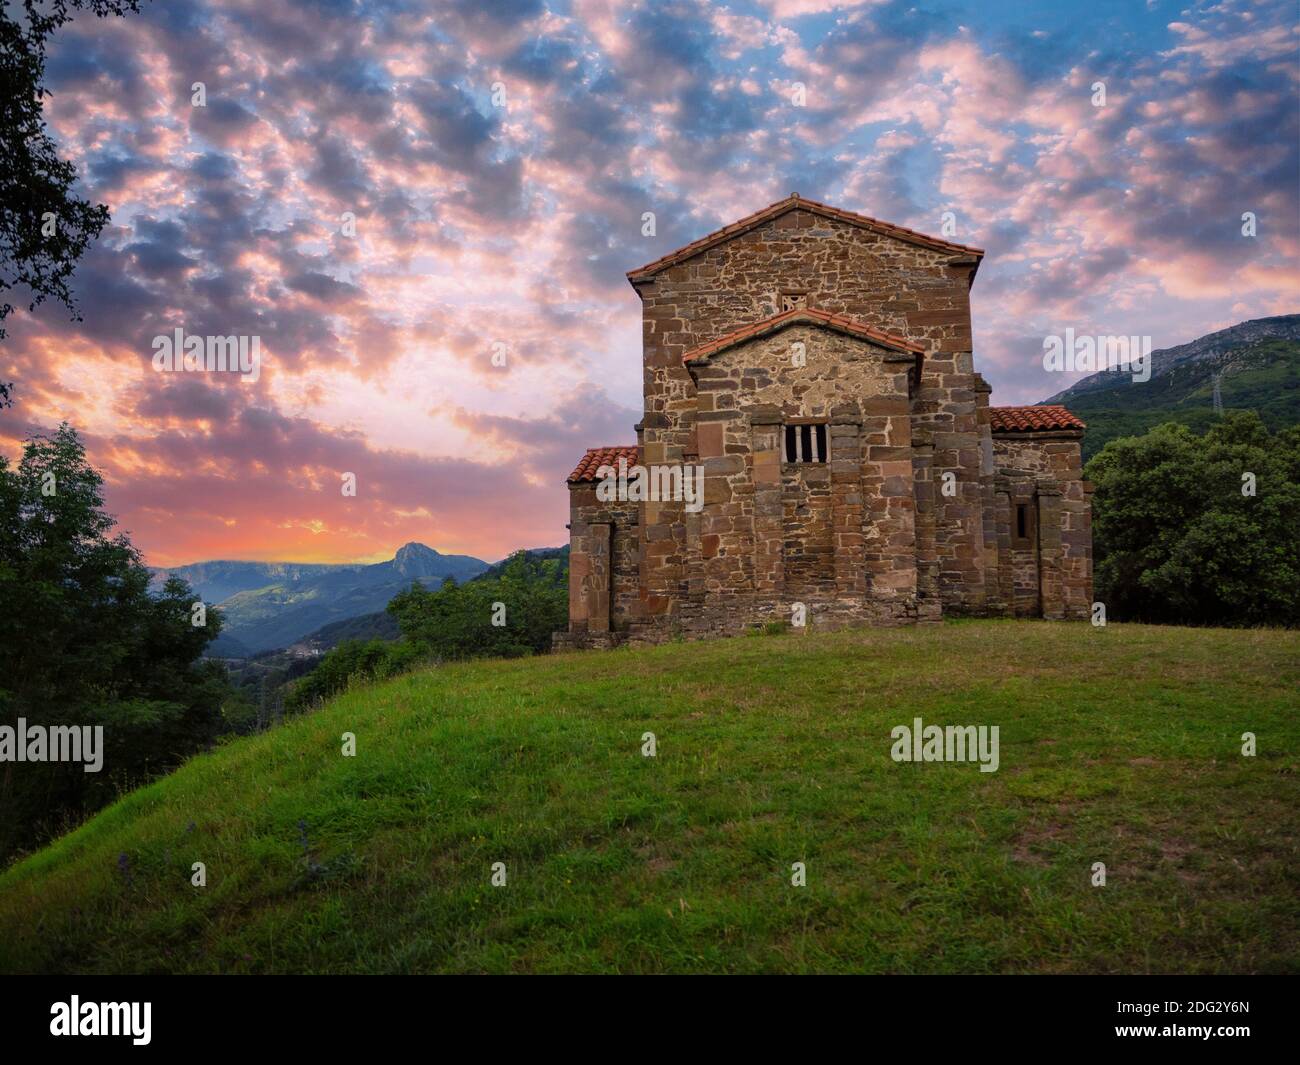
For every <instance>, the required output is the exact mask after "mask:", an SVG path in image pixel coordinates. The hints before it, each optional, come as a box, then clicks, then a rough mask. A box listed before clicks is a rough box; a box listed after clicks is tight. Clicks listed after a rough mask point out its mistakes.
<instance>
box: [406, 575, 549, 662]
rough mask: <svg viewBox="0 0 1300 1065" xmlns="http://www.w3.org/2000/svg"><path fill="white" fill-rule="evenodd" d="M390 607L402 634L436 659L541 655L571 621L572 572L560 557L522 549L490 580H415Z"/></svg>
mask: <svg viewBox="0 0 1300 1065" xmlns="http://www.w3.org/2000/svg"><path fill="white" fill-rule="evenodd" d="M498 603H500V604H501V608H498V607H497V606H496V604H498ZM388 610H389V612H390V613H391V614H393V615H394V616H395V617H396V618H397V623H398V625H399V626H400V627H401V630H402V636H403V638H405V639H406V640H408V641H409V642H410V643H412V644H414V645H416V646H417V647H420V648H421V649H423V650H424V651H425V652H426V653H427V654H429V655H430V656H432V657H435V658H440V659H444V658H445V659H457V658H484V657H514V656H517V655H527V654H538V653H540V652H542V651H546V650H548V649H549V648H550V646H551V635H552V634H553V633H554V632H555V631H556V630H558V629H562V628H564V626H565V623H566V622H567V620H568V615H569V588H568V573H567V570H566V569H565V566H564V564H563V562H562V560H560V559H545V560H540V559H535V558H532V557H531V556H529V555H528V554H527V553H526V552H522V551H521V552H519V553H518V554H516V555H514V556H513V557H511V558H510V559H509V560H507V561H506V562H505V564H504V565H503V566H502V567H501V570H500V572H499V573H498V574H497V575H496V576H494V577H492V578H490V579H486V578H478V579H476V580H472V581H467V582H466V583H464V584H457V583H456V582H455V581H454V580H448V581H447V582H446V583H444V584H443V586H442V587H441V588H439V589H438V590H437V591H430V590H428V589H426V588H424V587H422V586H421V585H419V584H415V585H413V586H412V587H411V588H409V589H408V590H407V591H405V592H401V593H399V594H398V595H396V596H394V597H393V600H392V602H390V603H389V604H388ZM495 621H503V622H504V624H496V623H494V622H495Z"/></svg>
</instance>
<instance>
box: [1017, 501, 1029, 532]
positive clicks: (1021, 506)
mask: <svg viewBox="0 0 1300 1065" xmlns="http://www.w3.org/2000/svg"><path fill="white" fill-rule="evenodd" d="M1016 539H1017V540H1028V539H1029V504H1027V503H1017V504H1016Z"/></svg>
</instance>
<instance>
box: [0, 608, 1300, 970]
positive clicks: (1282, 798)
mask: <svg viewBox="0 0 1300 1065" xmlns="http://www.w3.org/2000/svg"><path fill="white" fill-rule="evenodd" d="M1297 643H1298V641H1297V636H1296V635H1295V634H1294V633H1286V632H1281V631H1229V630H1215V629H1198V630H1193V629H1177V628H1155V627H1144V626H1125V625H1111V626H1108V627H1107V628H1105V629H1094V628H1092V627H1091V626H1088V625H1083V624H1053V623H1044V622H1011V621H971V622H950V623H947V624H945V625H943V626H941V627H937V628H927V629H919V630H917V629H913V630H859V631H848V632H842V633H836V634H832V635H811V634H804V635H793V634H790V635H779V636H754V637H745V638H739V639H733V640H722V641H715V642H710V643H702V644H674V645H669V646H663V647H656V648H649V649H638V650H620V651H615V652H610V653H601V654H583V655H561V656H551V657H546V658H539V659H524V660H508V661H490V662H478V663H471V664H466V665H457V666H451V667H446V668H442V669H439V670H436V671H433V672H424V673H420V674H415V675H411V676H407V677H402V678H399V679H397V680H395V681H391V682H388V683H386V684H383V685H381V686H376V687H361V688H357V689H354V690H352V691H350V692H348V693H347V694H346V695H344V696H343V697H341V698H339V699H337V700H336V701H334V702H333V703H331V704H330V705H328V706H327V707H326V708H325V709H323V710H322V711H320V712H319V713H316V714H313V715H310V716H306V717H303V718H299V719H297V720H294V721H291V722H290V723H288V724H287V725H285V726H284V727H282V728H280V729H277V730H273V731H271V732H268V733H265V734H261V735H258V736H254V737H251V738H247V739H242V740H238V741H236V742H233V743H231V744H230V745H229V746H227V747H224V748H222V749H219V750H217V751H215V752H213V753H211V754H208V755H204V756H202V757H199V758H196V759H194V760H193V761H191V762H190V763H188V764H187V765H185V766H184V767H183V768H182V769H181V770H180V771H178V772H177V773H175V774H173V775H172V776H170V777H168V778H166V779H163V780H160V781H158V782H156V783H154V784H152V785H150V786H148V787H146V788H143V789H141V790H139V791H137V792H134V793H132V794H130V795H128V796H126V797H125V798H124V799H122V800H121V801H120V802H118V803H117V804H116V805H114V806H113V807H111V808H109V809H108V810H106V811H104V812H102V813H101V814H99V815H98V816H97V817H96V818H94V820H92V821H91V822H89V823H88V824H86V825H85V826H83V827H82V828H81V829H79V830H78V831H76V832H74V833H72V834H71V835H69V836H67V837H65V838H64V839H61V840H59V841H58V842H56V843H55V844H54V845H52V846H50V847H48V848H47V849H45V850H44V851H42V852H40V853H38V854H36V855H34V856H32V857H30V858H29V859H27V860H26V861H25V862H23V863H22V864H20V865H18V866H15V867H13V868H11V869H10V870H8V871H7V872H6V873H4V874H3V875H0V970H3V971H9V972H13V971H20V972H119V971H147V972H286V971H310V972H342V971H348V972H393V971H402V972H405V971H449V972H467V971H473V972H477V971H491V972H506V971H573V970H581V971H600V972H659V971H675V972H684V971H737V972H761V971H767V972H802V971H817V972H823V971H866V972H881V971H891V972H1027V971H1033V972H1037V971H1058V972H1126V971H1128V972H1133V971H1137V972H1141V971H1158V972H1257V971H1266V972H1291V973H1294V972H1298V971H1300V903H1297V899H1300V721H1298V720H1297V715H1296V709H1297V707H1296V698H1295V692H1296V690H1297V682H1300V653H1297V652H1298V651H1300V647H1298V646H1297ZM917 716H920V717H922V718H923V719H924V720H925V722H926V723H932V724H941V725H942V724H975V725H979V724H986V725H999V726H1000V728H1001V768H1000V769H999V770H998V771H997V772H996V773H981V772H979V770H978V767H977V766H975V765H972V764H965V765H959V764H922V765H911V764H897V763H895V762H893V761H892V760H891V759H890V757H889V749H890V746H891V739H890V729H891V728H893V727H894V726H895V725H899V724H910V723H911V721H912V719H913V718H914V717H917ZM345 731H347V732H354V733H355V734H356V740H357V754H356V757H353V758H345V757H342V756H341V755H340V749H339V745H340V735H341V733H343V732H345ZM646 731H653V732H654V733H655V734H656V736H657V739H658V756H657V757H655V758H646V757H643V756H642V754H641V750H640V747H641V742H642V740H641V737H642V734H643V733H644V732H646ZM1245 731H1252V732H1254V733H1255V734H1256V735H1257V736H1258V743H1259V755H1258V756H1257V757H1255V758H1246V757H1242V756H1241V754H1240V747H1241V739H1240V737H1241V734H1242V733H1243V732H1245ZM195 861H203V862H205V863H206V865H207V871H208V886H207V887H206V888H195V887H192V886H191V885H190V876H191V873H190V868H191V863H192V862H195ZM796 861H802V862H805V863H806V865H807V878H808V879H807V887H805V888H797V887H793V886H791V882H790V877H791V872H790V867H791V863H792V862H796ZM494 862H504V863H505V865H506V870H507V877H508V882H507V884H506V886H504V887H492V886H490V884H489V878H490V875H491V874H490V871H491V866H492V864H493V863H494ZM1094 862H1104V863H1105V864H1106V867H1107V870H1108V882H1107V885H1106V886H1105V887H1101V888H1096V887H1092V886H1090V883H1089V877H1090V870H1091V867H1092V864H1093V863H1094Z"/></svg>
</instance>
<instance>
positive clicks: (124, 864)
mask: <svg viewBox="0 0 1300 1065" xmlns="http://www.w3.org/2000/svg"><path fill="white" fill-rule="evenodd" d="M117 871H118V872H119V873H121V874H122V884H123V886H125V887H130V886H131V859H130V858H128V857H127V856H126V851H123V852H122V853H121V854H119V855H118V856H117Z"/></svg>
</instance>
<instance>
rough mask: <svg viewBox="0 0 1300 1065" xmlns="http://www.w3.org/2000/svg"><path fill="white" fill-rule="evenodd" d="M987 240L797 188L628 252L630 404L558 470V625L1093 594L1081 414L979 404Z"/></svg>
mask: <svg viewBox="0 0 1300 1065" xmlns="http://www.w3.org/2000/svg"><path fill="white" fill-rule="evenodd" d="M983 254H984V253H983V252H982V251H981V250H980V249H979V248H972V247H967V246H965V245H962V244H954V243H952V242H950V241H947V240H940V239H938V238H935V237H929V236H925V235H924V234H922V233H917V232H915V231H913V230H910V229H905V228H903V227H901V226H896V225H891V224H889V223H887V222H881V221H877V220H876V219H874V218H868V217H866V216H865V215H860V214H854V213H851V212H849V211H844V210H840V209H838V208H835V207H829V206H827V205H825V204H821V203H816V202H814V201H812V200H806V199H802V198H801V197H799V196H798V195H797V194H796V195H792V196H790V197H789V198H787V199H784V200H781V201H780V202H778V203H774V204H772V205H771V206H770V207H767V208H766V209H764V210H762V211H759V212H758V213H757V214H753V215H750V216H749V217H748V218H743V219H741V220H740V221H738V222H734V223H732V224H731V225H729V226H726V227H725V228H723V229H720V230H718V231H717V232H715V233H711V234H709V235H708V236H706V237H702V238H701V239H699V240H697V241H694V242H693V243H691V244H688V245H686V246H685V247H683V248H680V249H679V250H677V251H675V252H672V253H671V254H670V255H665V256H664V257H663V258H661V259H657V260H656V261H654V262H652V263H650V264H648V265H646V266H643V267H641V268H640V269H637V270H633V271H631V272H630V273H629V274H628V275H627V276H628V280H629V281H630V282H631V283H632V287H633V288H634V289H635V290H636V293H637V295H638V296H640V298H641V308H642V324H643V345H644V355H643V358H644V377H645V380H644V388H645V414H644V417H643V418H642V420H641V422H640V423H639V424H638V425H636V426H635V430H636V444H635V445H631V444H628V445H625V446H613V447H597V448H592V449H591V450H589V451H588V452H587V453H586V455H585V456H584V457H583V459H582V461H581V462H579V463H578V466H577V468H576V469H575V470H574V471H573V473H572V474H571V475H570V476H569V479H568V488H569V509H570V524H569V532H570V548H571V553H570V559H569V565H570V578H569V580H570V583H569V628H568V631H567V632H562V633H557V635H556V641H555V642H556V646H557V647H561V648H563V647H609V646H613V645H616V644H619V643H623V642H659V641H663V640H668V639H672V638H675V637H678V636H682V637H686V638H694V637H701V636H710V635H727V634H736V633H740V632H744V631H745V630H747V629H751V628H753V627H755V626H761V625H765V624H767V623H769V622H779V623H781V624H783V625H790V624H796V625H797V624H799V623H801V622H802V623H803V624H806V626H807V627H808V628H811V629H814V630H815V629H820V628H833V627H838V626H842V625H847V624H882V625H898V624H911V623H916V622H935V621H938V620H940V619H941V618H942V617H944V616H945V615H952V616H956V615H966V616H971V615H979V616H1002V617H1044V618H1086V617H1088V616H1089V612H1090V609H1091V604H1092V530H1091V505H1090V500H1089V496H1090V492H1091V486H1090V485H1089V484H1088V483H1087V482H1085V481H1084V480H1083V474H1082V469H1081V462H1080V444H1081V441H1082V437H1083V430H1084V425H1083V423H1082V422H1081V421H1079V419H1078V418H1076V417H1075V416H1074V415H1073V414H1071V413H1070V412H1069V411H1068V410H1066V409H1065V408H1064V407H1052V406H1046V407H991V406H989V392H990V391H991V390H990V388H989V386H988V385H987V384H986V383H985V381H984V379H983V378H982V377H981V376H980V375H979V374H978V373H976V371H975V365H974V359H973V355H972V348H973V341H972V336H971V316H970V288H971V284H972V283H973V282H974V280H975V274H976V272H977V271H978V270H979V265H980V261H981V259H982V257H983ZM638 469H640V470H641V471H643V472H644V474H645V478H648V480H649V482H650V483H651V484H652V485H653V484H655V483H656V481H657V482H658V483H659V484H660V486H661V487H663V488H664V489H665V490H664V491H649V492H646V491H637V490H635V489H633V490H628V485H629V483H631V481H632V480H636V478H635V477H633V478H631V479H630V478H629V477H628V476H627V474H628V472H629V471H630V472H631V473H632V474H634V475H635V474H636V472H637V470H638ZM695 471H699V472H700V473H702V477H701V478H699V480H698V481H695V480H694V479H693V478H692V476H691V475H692V473H693V472H695ZM620 474H621V475H622V476H619V475H620ZM640 483H641V485H642V487H644V484H645V483H646V480H645V479H642V480H641V481H640ZM683 485H686V486H688V487H690V488H693V489H695V491H694V493H693V495H692V494H691V493H689V492H684V491H682V490H681V489H682V487H683ZM673 486H675V488H676V490H674V491H669V490H667V489H668V488H670V487H673Z"/></svg>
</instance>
